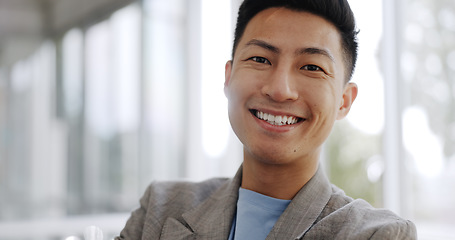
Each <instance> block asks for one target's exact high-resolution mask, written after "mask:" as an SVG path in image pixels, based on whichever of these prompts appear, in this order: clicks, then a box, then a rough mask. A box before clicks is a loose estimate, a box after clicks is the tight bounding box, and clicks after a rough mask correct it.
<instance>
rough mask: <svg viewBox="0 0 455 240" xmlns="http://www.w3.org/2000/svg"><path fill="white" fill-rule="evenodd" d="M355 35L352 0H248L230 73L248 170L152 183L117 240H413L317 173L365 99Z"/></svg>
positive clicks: (234, 120) (407, 228)
mask: <svg viewBox="0 0 455 240" xmlns="http://www.w3.org/2000/svg"><path fill="white" fill-rule="evenodd" d="M356 35H357V31H356V29H355V22H354V16H353V13H352V11H351V9H350V7H349V5H348V3H347V1H346V0H245V1H244V2H243V4H242V5H241V7H240V10H239V18H238V20H237V28H236V32H235V40H234V47H233V55H232V60H231V61H228V62H227V63H226V66H225V71H226V74H225V95H226V97H227V98H228V103H229V108H228V111H229V119H230V122H231V125H232V128H233V130H234V132H235V133H236V135H237V136H238V138H239V139H240V141H241V142H242V143H243V146H244V159H243V164H242V166H241V167H240V169H239V171H238V173H237V174H236V176H235V177H234V178H233V179H212V180H208V181H205V182H201V183H188V182H180V183H176V182H174V183H169V182H168V183H155V184H152V185H150V187H149V188H148V189H147V191H146V193H145V195H144V197H143V198H142V200H141V207H140V208H139V209H138V210H136V211H135V212H133V214H132V216H131V218H130V219H129V220H128V222H127V225H126V227H125V229H124V230H123V231H122V233H121V236H120V237H119V239H248V240H250V239H415V238H416V229H415V226H414V224H413V223H411V222H410V221H407V220H404V219H402V218H400V217H398V216H397V215H395V214H394V213H392V212H390V211H387V210H380V209H374V208H373V207H371V206H370V205H369V204H368V203H366V202H365V201H363V200H353V199H352V198H350V197H348V196H346V195H345V194H344V192H343V191H342V190H340V189H338V188H337V187H336V186H334V185H332V184H330V182H329V181H328V180H327V178H326V177H325V175H324V173H323V171H322V170H321V169H320V168H319V156H320V152H321V147H322V144H323V143H324V141H325V140H326V139H327V137H328V135H329V134H330V131H331V129H332V127H333V124H334V123H335V121H336V120H339V119H342V118H344V117H345V116H346V115H347V114H348V112H349V110H350V108H351V105H352V104H353V102H354V100H355V98H356V96H357V86H356V85H355V84H354V83H351V82H350V78H351V76H352V73H353V70H354V66H355V62H356V58H357V42H356Z"/></svg>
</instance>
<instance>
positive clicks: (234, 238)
mask: <svg viewBox="0 0 455 240" xmlns="http://www.w3.org/2000/svg"><path fill="white" fill-rule="evenodd" d="M290 202H291V200H282V199H276V198H272V197H269V196H265V195H262V194H260V193H257V192H253V191H250V190H247V189H244V188H240V189H239V199H238V200H237V214H236V216H235V217H234V219H233V222H232V227H231V233H230V234H229V240H244V239H248V240H255V239H257V240H264V239H265V238H266V237H267V235H268V234H269V233H270V231H271V230H272V228H273V226H274V225H275V223H276V221H277V220H278V218H279V217H280V216H281V214H282V213H283V212H284V210H285V209H286V208H287V207H288V205H289V203H290Z"/></svg>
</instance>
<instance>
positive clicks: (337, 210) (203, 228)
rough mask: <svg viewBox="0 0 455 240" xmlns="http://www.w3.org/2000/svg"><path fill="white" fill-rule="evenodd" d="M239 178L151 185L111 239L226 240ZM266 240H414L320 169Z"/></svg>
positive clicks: (409, 230)
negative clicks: (354, 197) (348, 193)
mask: <svg viewBox="0 0 455 240" xmlns="http://www.w3.org/2000/svg"><path fill="white" fill-rule="evenodd" d="M241 179H242V168H240V169H239V171H238V172H237V174H236V176H235V177H234V178H233V179H211V180H208V181H205V182H200V183H188V182H164V183H153V184H151V185H150V186H149V187H148V188H147V191H146V192H145V194H144V196H143V197H142V199H141V201H140V208H139V209H137V210H135V211H134V212H133V213H132V215H131V217H130V219H129V220H128V222H127V223H126V226H125V228H124V229H123V230H122V232H121V234H120V236H119V237H117V238H116V239H117V240H120V239H143V240H146V239H147V240H148V239H169V240H177V239H228V236H229V231H230V228H231V224H232V220H233V217H234V215H235V212H236V204H237V196H238V189H239V187H240V182H241ZM271 239H417V237H416V228H415V225H414V224H413V223H412V222H410V221H408V220H404V219H402V218H400V217H398V216H397V215H395V214H394V213H392V212H390V211H387V210H381V209H375V208H373V207H371V206H370V205H369V204H368V203H367V202H365V201H363V200H353V199H352V198H350V197H347V196H346V195H345V194H344V192H343V191H342V190H340V189H338V188H337V187H335V186H334V185H332V184H330V183H329V181H328V180H327V178H326V177H325V175H324V174H323V171H322V170H320V169H319V170H318V171H317V172H316V174H315V176H314V177H313V178H312V179H311V180H310V181H309V182H308V183H307V184H306V185H305V186H304V187H303V188H302V189H301V190H300V191H299V193H298V194H297V195H296V196H295V197H294V199H293V200H292V201H291V203H290V204H289V206H288V208H287V209H286V210H285V211H284V213H283V214H282V215H281V217H280V218H279V219H278V221H277V222H276V224H275V226H274V227H273V229H272V230H271V232H270V233H269V235H268V237H267V240H271Z"/></svg>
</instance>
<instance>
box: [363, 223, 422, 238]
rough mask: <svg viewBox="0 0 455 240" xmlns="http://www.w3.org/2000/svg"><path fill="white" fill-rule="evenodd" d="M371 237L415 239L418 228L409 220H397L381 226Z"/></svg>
mask: <svg viewBox="0 0 455 240" xmlns="http://www.w3.org/2000/svg"><path fill="white" fill-rule="evenodd" d="M370 239H375V240H376V239H377V240H379V239H395V240H415V239H417V229H416V226H415V225H414V223H412V222H411V221H409V220H403V221H397V222H394V223H391V224H387V225H384V226H382V227H381V228H379V229H378V230H377V231H376V232H375V233H374V234H373V235H372V236H371V238H370Z"/></svg>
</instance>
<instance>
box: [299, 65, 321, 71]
mask: <svg viewBox="0 0 455 240" xmlns="http://www.w3.org/2000/svg"><path fill="white" fill-rule="evenodd" d="M301 69H302V70H307V71H312V72H316V71H323V70H322V68H320V67H318V66H316V65H311V64H310V65H305V66H303V67H302V68H301Z"/></svg>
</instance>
